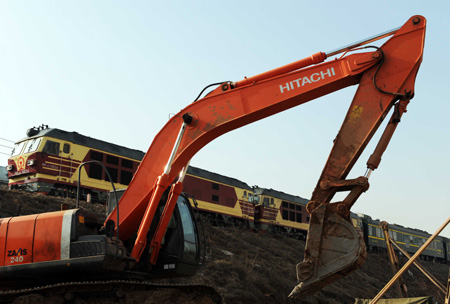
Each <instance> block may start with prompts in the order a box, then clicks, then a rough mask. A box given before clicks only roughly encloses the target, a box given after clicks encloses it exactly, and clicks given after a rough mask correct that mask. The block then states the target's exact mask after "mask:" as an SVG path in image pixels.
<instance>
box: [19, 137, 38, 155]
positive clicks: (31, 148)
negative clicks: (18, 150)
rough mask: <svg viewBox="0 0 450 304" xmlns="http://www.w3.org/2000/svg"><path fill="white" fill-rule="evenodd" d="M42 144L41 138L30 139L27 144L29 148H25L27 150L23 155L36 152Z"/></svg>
mask: <svg viewBox="0 0 450 304" xmlns="http://www.w3.org/2000/svg"><path fill="white" fill-rule="evenodd" d="M40 143H41V138H33V139H30V140H29V141H28V142H27V146H26V147H25V150H24V151H23V153H30V152H34V151H36V150H37V148H38V147H39V144H40Z"/></svg>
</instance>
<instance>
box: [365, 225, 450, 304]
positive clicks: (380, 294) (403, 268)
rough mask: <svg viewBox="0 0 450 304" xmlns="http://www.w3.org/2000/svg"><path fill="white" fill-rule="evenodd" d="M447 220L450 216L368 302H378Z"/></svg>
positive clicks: (371, 303) (442, 228) (439, 231)
mask: <svg viewBox="0 0 450 304" xmlns="http://www.w3.org/2000/svg"><path fill="white" fill-rule="evenodd" d="M449 222H450V217H449V218H448V219H447V220H446V221H445V222H444V224H442V226H441V227H439V229H438V230H437V231H436V232H435V233H434V234H433V235H432V236H431V237H430V238H429V239H428V240H427V241H426V242H425V244H423V245H422V247H420V249H419V250H417V252H416V253H415V254H414V255H413V257H412V258H411V259H410V260H409V261H408V262H406V264H405V265H403V267H402V269H400V270H399V272H397V274H396V275H395V276H394V277H393V278H392V279H391V280H390V281H389V283H387V284H386V286H384V288H383V289H382V290H381V291H380V292H379V293H378V294H377V295H376V297H375V298H373V300H372V301H370V303H369V304H375V303H377V302H378V300H379V299H380V298H381V297H382V296H383V295H384V294H385V293H386V292H387V291H388V290H389V288H391V286H392V284H394V283H395V282H396V281H397V279H398V278H399V277H400V276H401V275H402V274H403V273H404V272H405V271H406V270H407V269H408V268H409V266H411V264H412V263H413V262H414V261H415V260H416V259H417V258H418V257H419V255H421V254H422V252H423V251H424V250H425V249H426V248H427V247H428V246H429V245H430V244H431V242H432V241H433V240H434V239H435V238H436V237H437V236H438V235H439V233H441V231H442V230H444V228H445V227H446V226H447V225H448V223H449Z"/></svg>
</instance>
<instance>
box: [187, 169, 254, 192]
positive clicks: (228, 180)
mask: <svg viewBox="0 0 450 304" xmlns="http://www.w3.org/2000/svg"><path fill="white" fill-rule="evenodd" d="M187 174H190V175H194V176H198V177H201V178H205V179H209V180H212V181H215V182H218V183H222V184H227V185H230V186H233V187H237V188H241V189H246V190H249V191H252V187H250V186H249V185H247V184H246V183H244V182H241V181H240V180H238V179H235V178H232V177H228V176H224V175H220V174H217V173H214V172H210V171H206V170H204V169H200V168H196V167H192V166H189V168H188V171H187Z"/></svg>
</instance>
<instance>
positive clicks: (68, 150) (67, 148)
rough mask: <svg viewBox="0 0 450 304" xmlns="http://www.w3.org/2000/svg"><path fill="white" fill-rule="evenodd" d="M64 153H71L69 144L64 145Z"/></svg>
mask: <svg viewBox="0 0 450 304" xmlns="http://www.w3.org/2000/svg"><path fill="white" fill-rule="evenodd" d="M63 152H64V153H69V152H70V145H69V144H64V146H63Z"/></svg>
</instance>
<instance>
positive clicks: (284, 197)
mask: <svg viewBox="0 0 450 304" xmlns="http://www.w3.org/2000/svg"><path fill="white" fill-rule="evenodd" d="M253 194H255V195H267V196H271V197H275V198H279V199H282V200H285V201H288V202H293V203H299V204H303V205H306V204H307V203H308V202H309V200H307V199H306V198H303V197H300V196H296V195H291V194H287V193H284V192H281V191H277V190H274V189H267V188H259V187H255V188H253Z"/></svg>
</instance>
